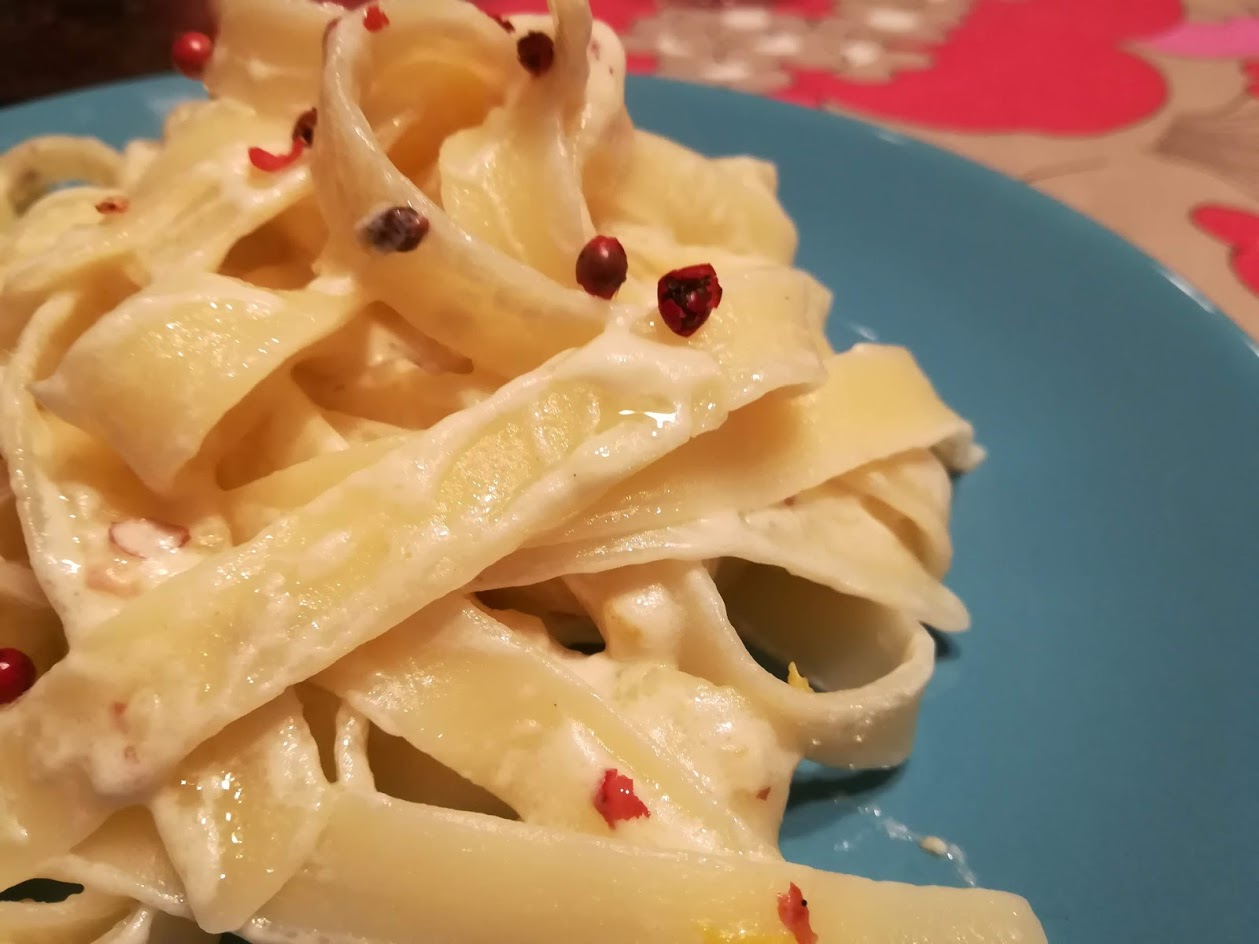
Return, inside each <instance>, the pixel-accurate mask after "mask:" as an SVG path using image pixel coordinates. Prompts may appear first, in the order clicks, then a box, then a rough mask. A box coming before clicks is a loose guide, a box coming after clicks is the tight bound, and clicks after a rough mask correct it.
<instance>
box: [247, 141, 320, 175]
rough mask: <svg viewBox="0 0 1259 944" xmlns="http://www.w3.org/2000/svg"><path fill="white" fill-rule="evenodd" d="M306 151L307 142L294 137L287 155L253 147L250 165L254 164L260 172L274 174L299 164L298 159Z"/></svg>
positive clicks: (250, 152)
mask: <svg viewBox="0 0 1259 944" xmlns="http://www.w3.org/2000/svg"><path fill="white" fill-rule="evenodd" d="M305 150H306V142H305V141H303V140H302V139H301V138H298V137H294V138H293V144H292V146H291V147H290V148H289V149H288V152H287V153H285V154H272V153H271V152H270V151H268V150H267V149H266V148H260V147H251V148H250V149H249V163H251V164H253V165H254V167H256V168H258V169H259V170H260V171H265V172H266V173H268V174H274V173H277V172H279V171H282V170H284V169H285V168H287V167H290V166H292V165H293V164H295V163H297V159H298V158H299V157H301V156H302V154H303V153H304V152H305Z"/></svg>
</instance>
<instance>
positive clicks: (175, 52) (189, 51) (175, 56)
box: [170, 32, 214, 79]
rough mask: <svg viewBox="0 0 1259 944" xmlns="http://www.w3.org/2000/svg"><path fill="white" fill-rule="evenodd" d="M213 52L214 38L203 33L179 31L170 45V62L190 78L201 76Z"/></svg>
mask: <svg viewBox="0 0 1259 944" xmlns="http://www.w3.org/2000/svg"><path fill="white" fill-rule="evenodd" d="M213 54H214V40H212V39H211V38H210V37H209V36H207V35H206V34H205V33H194V32H188V33H180V34H179V35H178V36H176V37H175V42H173V43H172V44H171V47H170V58H171V62H172V63H174V65H175V68H176V69H177V70H178V71H179V72H181V73H183V74H184V75H186V76H188V78H190V79H199V78H201V73H203V72H204V71H205V67H206V63H208V62H209V61H210V56H212V55H213Z"/></svg>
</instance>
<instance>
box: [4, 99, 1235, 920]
mask: <svg viewBox="0 0 1259 944" xmlns="http://www.w3.org/2000/svg"><path fill="white" fill-rule="evenodd" d="M191 90H192V86H191V85H190V84H188V83H186V82H183V81H182V80H178V79H173V78H158V79H150V80H144V81H140V82H134V83H129V84H125V85H117V86H112V87H104V88H99V89H94V90H91V91H87V92H82V93H79V94H75V95H70V96H66V97H63V98H57V99H50V100H47V101H40V102H35V103H32V104H29V105H24V106H20V107H17V108H13V109H10V110H8V111H5V112H0V147H5V146H8V145H9V144H12V143H14V142H15V141H17V140H19V139H20V138H23V137H27V136H29V135H33V134H39V133H46V132H53V131H61V132H64V131H72V132H77V133H87V134H96V135H100V136H101V137H103V138H105V139H107V140H109V141H111V142H113V143H115V144H120V143H122V142H123V141H124V140H126V139H127V138H129V137H133V136H139V135H150V136H151V135H153V134H155V133H156V131H157V129H158V121H159V117H160V116H161V115H162V114H163V113H164V112H165V111H166V109H167V108H168V107H169V106H170V105H171V103H173V102H174V101H176V100H178V99H180V98H182V97H185V96H186V95H188V94H189V93H190V92H191ZM629 101H630V110H631V112H632V114H633V115H634V117H635V119H637V121H638V122H639V123H641V124H642V125H643V126H645V127H647V128H650V129H652V130H654V131H658V132H661V133H664V134H667V135H670V136H672V137H675V138H677V139H679V140H681V141H683V142H684V143H686V144H689V145H692V146H694V147H696V148H698V149H700V150H702V151H705V152H708V153H710V154H730V153H752V154H757V155H760V156H762V157H765V158H768V159H770V160H772V161H774V162H775V163H776V164H777V165H778V168H779V171H780V176H781V189H782V198H783V201H784V203H785V204H786V206H787V209H788V210H789V211H790V212H791V214H792V215H793V216H794V218H795V220H796V222H797V224H798V225H799V227H800V234H801V252H800V262H801V264H802V265H803V266H804V267H805V268H807V269H809V270H810V271H812V272H814V273H815V274H816V275H818V276H820V277H821V278H822V279H823V280H824V281H825V282H826V283H827V284H829V285H830V286H832V287H833V288H834V289H835V292H836V303H835V311H834V314H833V316H832V321H831V325H832V328H831V337H832V340H833V341H834V342H835V344H836V346H839V347H843V346H847V345H849V344H851V343H853V342H855V341H858V340H861V339H877V340H879V341H886V342H892V343H897V344H905V345H907V346H909V347H910V348H911V349H912V350H913V351H914V353H915V354H916V355H917V356H918V358H919V359H920V361H921V363H922V364H923V366H924V367H925V368H926V370H927V372H928V373H929V374H930V375H931V377H932V378H933V379H934V380H935V382H936V383H937V385H938V387H939V389H940V390H941V392H942V393H943V394H944V396H945V397H946V398H947V399H948V400H949V401H950V402H951V403H952V404H953V405H954V406H955V407H956V408H957V409H958V410H960V411H961V412H962V413H964V414H965V415H966V416H968V417H970V418H971V419H972V420H974V422H975V424H976V427H977V428H978V430H979V434H980V438H981V440H982V442H983V443H984V444H985V445H986V446H987V447H988V448H989V450H990V458H989V460H988V461H987V462H986V463H985V464H984V465H983V466H982V467H981V468H980V469H979V471H977V472H976V473H975V474H974V475H972V476H969V477H967V478H966V479H965V480H964V481H963V482H962V484H961V486H960V488H959V492H958V496H957V503H956V517H955V524H954V534H955V537H956V542H957V548H958V553H957V562H956V565H955V567H954V570H953V573H952V575H951V583H952V586H953V587H954V588H955V589H956V590H957V591H958V592H959V593H960V594H961V596H962V597H963V598H964V599H965V600H966V601H967V602H968V603H969V604H970V606H971V610H972V613H973V616H974V629H973V630H972V631H971V632H969V633H967V634H965V635H964V636H961V637H952V638H950V639H948V640H942V641H941V644H940V656H941V658H940V663H939V668H938V671H937V673H936V677H935V679H934V680H933V681H932V683H931V687H930V690H929V693H928V697H927V700H926V704H925V705H924V706H923V714H922V721H921V723H920V725H919V736H918V744H917V748H916V750H915V752H914V756H913V759H912V760H911V761H910V762H909V763H908V764H907V765H905V766H904V767H903V768H901V769H899V770H896V771H892V772H881V773H875V774H857V775H853V774H847V775H845V774H840V773H836V772H833V771H825V770H822V769H820V768H817V767H812V766H808V765H806V767H805V769H803V770H802V771H801V774H800V776H799V777H798V778H797V781H796V785H795V787H794V789H793V792H792V797H791V802H790V807H789V810H788V813H787V819H786V823H785V825H784V827H783V848H784V851H785V852H786V854H787V855H788V856H789V857H790V858H792V859H796V860H799V861H802V862H807V863H809V864H811V865H816V866H820V867H823V868H827V869H836V870H843V871H849V872H856V873H859V874H863V875H869V876H873V877H876V878H889V879H903V880H907V881H913V882H935V883H943V884H958V883H962V882H965V881H966V880H968V879H969V878H971V877H972V876H973V878H974V879H976V880H978V882H979V883H980V884H983V885H990V886H993V887H997V888H1003V889H1010V890H1012V891H1017V892H1019V893H1021V894H1023V895H1025V896H1026V897H1027V898H1028V899H1030V901H1031V902H1032V905H1033V906H1034V908H1035V909H1036V912H1037V914H1039V915H1040V917H1041V920H1042V921H1043V922H1044V924H1045V927H1046V930H1047V931H1048V933H1049V936H1050V939H1051V940H1052V941H1053V942H1055V944H1198V942H1203V944H1205V942H1211V944H1225V942H1238V944H1241V942H1244V941H1254V940H1255V937H1254V936H1253V935H1254V933H1255V931H1254V929H1255V928H1256V927H1257V926H1259V865H1256V862H1257V861H1259V860H1257V859H1256V853H1255V846H1256V843H1257V842H1259V759H1256V755H1255V749H1256V747H1259V686H1257V685H1256V680H1255V673H1256V671H1257V670H1259V632H1257V631H1256V630H1257V629H1259V627H1257V626H1256V622H1257V619H1256V614H1257V612H1259V609H1257V607H1256V604H1255V599H1254V598H1255V596H1256V594H1259V361H1256V350H1255V349H1254V348H1253V347H1252V346H1251V345H1250V344H1249V342H1248V341H1247V340H1246V338H1245V337H1244V336H1243V335H1242V334H1241V333H1240V332H1239V331H1238V330H1237V329H1236V328H1235V327H1234V326H1233V324H1232V323H1231V322H1229V321H1228V319H1227V318H1225V317H1224V316H1223V315H1221V314H1220V313H1219V312H1218V311H1216V310H1215V309H1213V308H1212V307H1211V306H1210V305H1209V304H1207V303H1206V302H1205V301H1203V300H1202V298H1201V297H1199V296H1198V295H1197V294H1196V293H1195V292H1194V291H1193V289H1192V288H1190V287H1189V286H1188V285H1186V284H1185V283H1184V282H1183V281H1182V280H1180V279H1178V278H1177V277H1176V276H1174V275H1172V274H1171V273H1169V272H1167V271H1166V270H1164V269H1162V268H1161V267H1159V266H1158V265H1157V264H1155V263H1154V262H1152V261H1151V260H1150V259H1149V258H1147V257H1146V256H1144V255H1142V254H1141V253H1140V252H1138V251H1137V250H1136V249H1134V248H1133V247H1131V246H1129V245H1128V244H1127V243H1125V242H1123V241H1122V240H1120V239H1118V238H1116V237H1115V236H1113V235H1112V234H1110V233H1109V232H1107V231H1105V230H1103V229H1101V228H1100V227H1098V226H1096V225H1094V224H1093V223H1091V222H1089V221H1088V220H1086V219H1084V218H1083V217H1081V216H1078V215H1076V214H1075V213H1073V212H1072V211H1070V210H1068V209H1066V208H1064V207H1062V206H1061V205H1059V204H1057V203H1055V202H1054V201H1052V200H1049V199H1047V198H1045V197H1043V196H1041V195H1039V194H1037V193H1035V192H1034V191H1032V190H1030V189H1028V188H1026V187H1024V186H1023V185H1021V184H1018V183H1015V182H1013V181H1011V180H1008V179H1006V178H1004V177H1001V176H999V175H997V174H994V173H991V172H989V171H987V170H984V169H983V168H981V167H979V166H977V165H975V164H971V163H969V162H967V161H964V160H961V159H958V158H955V157H952V156H950V155H947V154H944V153H942V152H940V151H937V150H934V149H932V148H930V147H926V146H924V145H921V144H918V143H915V142H912V141H909V140H907V139H905V138H903V137H899V136H897V135H894V134H890V133H888V132H886V131H882V130H879V129H876V128H873V127H870V126H868V125H865V124H861V123H858V122H854V121H847V120H842V119H839V118H836V117H833V116H830V115H825V114H822V113H818V112H812V111H806V110H803V109H798V108H794V107H791V106H786V105H780V104H776V103H772V102H769V101H766V100H763V99H757V98H750V97H744V96H739V95H734V94H731V93H727V92H721V91H717V90H712V89H704V88H699V87H693V86H687V85H678V84H672V83H667V82H663V81H659V80H650V79H638V78H636V79H633V80H632V81H631V83H630V89H629ZM918 835H938V836H940V837H942V838H944V839H946V840H948V841H949V842H951V843H955V844H956V845H957V847H958V848H959V849H960V850H962V851H964V853H965V859H966V863H967V864H968V866H969V868H966V867H964V866H963V863H962V861H961V859H960V858H954V859H952V860H950V859H947V858H936V857H933V856H929V855H927V854H926V853H924V852H923V851H921V850H920V849H919V848H918V846H917V844H916V842H914V841H913V840H914V838H915V837H916V836H918ZM824 944H825V942H824Z"/></svg>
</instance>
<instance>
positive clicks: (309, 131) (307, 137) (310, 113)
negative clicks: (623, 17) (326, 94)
mask: <svg viewBox="0 0 1259 944" xmlns="http://www.w3.org/2000/svg"><path fill="white" fill-rule="evenodd" d="M318 124H319V109H317V108H307V109H306V110H305V111H304V112H302V113H301V114H300V115H298V116H297V121H295V122H293V140H294V141H298V140H300V141H301V142H302V143H303V144H304V145H306V146H307V147H310V146H311V145H312V144H314V143H315V126H316V125H318Z"/></svg>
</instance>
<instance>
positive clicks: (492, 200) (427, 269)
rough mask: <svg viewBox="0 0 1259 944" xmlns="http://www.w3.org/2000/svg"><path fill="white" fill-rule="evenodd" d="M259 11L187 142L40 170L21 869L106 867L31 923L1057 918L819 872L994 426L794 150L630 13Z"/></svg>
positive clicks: (17, 388) (16, 559)
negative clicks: (704, 129) (721, 130)
mask: <svg viewBox="0 0 1259 944" xmlns="http://www.w3.org/2000/svg"><path fill="white" fill-rule="evenodd" d="M347 8H351V9H347ZM217 12H218V25H219V28H218V35H217V37H216V39H215V41H214V46H213V54H212V56H211V57H210V58H209V59H208V61H205V62H202V63H200V65H199V66H198V68H199V69H200V68H202V67H203V74H204V79H205V82H206V85H207V87H208V89H209V92H210V99H209V101H204V102H195V103H187V104H183V105H180V106H179V107H178V108H176V109H175V111H174V112H173V113H172V114H171V116H170V117H169V119H168V121H167V124H166V128H165V131H164V134H163V136H162V140H161V141H160V142H148V141H144V142H135V143H133V144H132V145H130V146H129V147H128V148H127V149H126V150H124V151H122V152H115V151H113V150H112V149H110V148H108V147H106V146H105V145H104V144H101V143H100V142H97V141H92V140H84V139H78V138H71V137H59V138H42V139H36V140H34V141H31V142H27V143H26V144H24V145H22V146H20V147H18V148H16V149H14V150H13V151H10V152H9V153H8V154H6V155H4V156H2V157H0V213H3V218H2V219H0V226H3V229H0V325H3V331H2V332H0V334H2V339H0V343H2V344H3V350H4V362H3V364H4V366H3V390H2V394H3V399H2V406H0V447H2V449H3V458H4V461H5V463H6V464H7V472H8V474H7V476H6V477H5V478H6V480H7V482H8V483H9V490H7V491H6V492H5V493H4V495H3V496H0V498H3V501H2V502H0V557H2V558H3V559H2V560H0V607H3V620H0V702H7V704H6V705H4V706H3V707H0V745H3V762H2V763H0V889H2V888H5V887H8V886H11V885H15V884H17V883H19V882H23V881H26V880H28V879H32V878H48V879H55V880H60V881H64V882H70V883H77V884H79V885H82V886H83V887H84V890H82V891H80V892H77V893H75V894H71V895H70V897H68V898H66V900H65V901H63V902H60V903H52V904H43V903H38V902H34V901H21V902H7V903H0V941H3V942H6V944H13V942H17V944H26V942H40V944H45V942H67V944H78V942H88V941H98V942H101V944H105V942H111V944H143V942H146V941H153V942H159V941H160V942H175V941H187V942H193V941H203V940H210V939H213V936H214V935H217V934H219V933H222V932H227V931H232V932H235V933H237V934H239V935H241V936H242V937H244V938H246V939H247V940H249V941H253V942H258V944H267V942H281V941H284V942H294V941H298V942H300V941H319V942H335V944H351V942H356V944H404V942H412V941H449V942H460V944H474V942H483V941H484V942H491V941H494V942H497V941H504V940H511V941H514V942H519V944H531V942H535V944H544V942H545V944H554V942H559V941H568V940H577V939H582V940H585V939H598V940H600V941H601V942H603V944H643V942H696V944H700V942H706V944H712V942H745V944H768V942H773V944H790V942H793V941H794V942H798V944H811V942H813V941H815V940H816V941H821V942H825V944H841V942H842V944H893V942H907V941H921V942H928V941H938V942H951V944H965V942H971V944H981V942H984V944H991V942H997V941H1000V942H1039V941H1043V939H1044V938H1043V935H1042V932H1041V930H1040V926H1039V924H1038V923H1037V921H1036V919H1035V917H1034V916H1033V915H1032V913H1031V911H1030V910H1029V909H1028V907H1027V905H1026V903H1025V902H1023V901H1022V899H1019V898H1017V897H1015V896H1013V895H1009V894H1006V893H1002V892H990V891H985V890H979V889H962V890H957V889H943V888H913V887H909V886H902V885H897V884H891V883H876V882H871V881H868V880H865V879H861V878H856V877H851V876H846V875H839V874H830V873H824V872H819V871H816V870H813V869H809V868H805V867H803V866H798V865H793V864H789V863H786V862H784V861H783V860H782V858H781V856H780V854H779V852H778V845H777V839H778V827H779V824H780V821H781V819H782V815H783V812H784V809H785V804H786V799H787V791H788V785H789V783H790V779H791V776H792V772H793V770H794V769H795V767H796V765H797V763H798V762H799V761H800V760H801V759H802V758H804V757H808V758H812V759H813V760H816V761H819V762H822V763H826V764H831V765H837V766H847V767H878V766H887V765H893V764H897V763H899V762H901V761H902V760H904V758H905V757H906V755H907V753H908V751H909V749H910V744H911V741H912V737H913V731H914V724H915V717H916V714H917V711H918V704H919V699H920V696H921V695H922V692H923V689H924V686H925V685H926V683H927V681H928V679H929V677H930V675H931V670H932V664H933V659H934V644H933V642H932V639H931V637H930V635H929V634H928V632H927V630H926V629H925V628H924V624H929V625H931V626H934V627H936V628H937V629H939V630H944V631H954V630H961V629H964V628H965V627H966V625H967V620H968V617H967V614H966V610H965V608H964V607H963V605H962V604H961V602H960V601H959V600H958V599H957V598H956V597H955V596H954V595H953V594H952V593H951V592H950V591H949V590H948V589H946V588H945V587H944V586H943V584H942V583H941V578H942V576H943V574H944V573H945V571H946V569H947V568H948V565H949V562H950V557H951V554H952V547H951V545H950V542H949V537H948V532H947V521H948V511H949V502H950V495H951V480H950V473H951V472H961V471H965V470H966V469H968V468H969V467H971V466H972V465H974V464H975V463H976V462H977V461H978V460H979V458H980V452H979V450H978V448H977V447H976V446H975V445H974V443H973V439H972V432H971V428H970V426H969V425H968V424H967V423H966V422H965V421H964V420H963V419H962V418H960V417H959V416H957V415H956V414H955V413H954V412H952V411H951V410H950V409H949V408H948V407H947V406H946V405H945V404H944V403H942V402H941V401H940V399H939V398H938V397H937V396H936V393H935V391H934V390H933V389H932V387H931V385H930V383H929V382H928V381H927V379H926V378H925V377H924V376H923V374H922V373H921V372H920V370H919V369H918V367H917V365H916V364H915V362H914V360H913V358H912V357H911V356H910V355H909V354H908V353H907V352H906V351H904V350H902V349H899V348H895V347H887V346H879V345H859V346H857V347H854V348H852V349H850V350H847V351H843V352H834V351H832V350H831V348H830V346H829V344H828V342H827V340H826V336H825V331H824V327H825V319H826V314H827V310H828V308H829V305H830V295H829V293H828V292H827V290H826V289H825V288H823V287H822V286H821V285H820V284H819V283H817V282H816V281H815V280H814V279H812V278H811V277H809V276H808V275H807V274H805V273H803V272H801V271H799V270H797V269H794V268H792V267H791V260H792V257H793V254H794V251H795V241H796V235H795V229H794V227H793V226H792V223H791V221H790V219H789V218H788V217H787V216H786V214H785V213H784V212H783V210H782V208H781V206H780V205H779V203H778V200H777V198H776V196H775V187H776V176H775V172H774V169H773V168H772V167H770V166H769V165H766V164H764V163H762V162H760V161H757V160H754V159H751V158H746V157H728V158H721V159H709V158H706V157H702V156H701V155H698V154H696V153H693V152H691V151H689V150H686V149H685V148H682V147H681V146H679V145H677V144H674V143H672V142H669V141H666V140H664V139H661V138H659V137H656V136H654V135H651V134H648V133H646V132H644V131H640V130H637V129H635V128H634V126H633V125H632V123H631V121H630V119H629V117H628V115H627V114H626V111H625V107H624V100H623V86H624V75H625V56H624V53H623V51H622V48H621V46H620V44H619V42H618V41H617V38H616V37H615V35H614V34H613V33H612V32H611V31H610V30H609V29H608V28H607V27H606V26H604V25H603V24H600V23H593V22H592V20H591V16H590V13H589V10H588V9H587V8H586V6H585V5H584V2H583V0H554V2H553V4H552V15H551V16H549V17H543V16H518V17H514V18H512V19H511V21H510V22H508V21H500V20H496V18H493V17H490V16H486V15H485V14H483V13H481V12H480V11H478V10H477V9H476V8H475V7H474V6H472V5H471V4H468V3H464V2H460V0H410V2H407V0H392V2H391V0H385V2H382V3H380V4H368V5H357V6H356V5H355V4H346V3H331V2H323V3H320V2H313V0H221V2H220V4H219V9H218V11H217ZM189 48H192V47H189ZM194 52H195V49H194ZM206 52H207V55H208V47H207V50H206ZM62 184H65V185H67V186H59V185H62ZM749 644H750V645H752V646H753V648H754V649H759V650H761V651H762V652H764V653H765V654H766V656H765V657H766V658H769V659H777V660H781V662H782V663H783V664H784V665H786V664H787V663H791V665H790V673H789V676H788V675H787V673H785V672H784V673H783V674H781V675H779V674H774V673H771V672H770V671H767V670H766V669H764V668H762V666H761V664H760V663H759V662H758V661H757V660H756V659H754V658H753V656H752V655H751V653H750V652H749V649H748V645H749ZM5 660H7V661H5Z"/></svg>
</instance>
